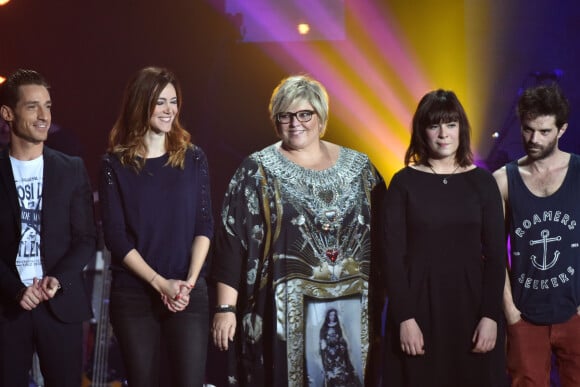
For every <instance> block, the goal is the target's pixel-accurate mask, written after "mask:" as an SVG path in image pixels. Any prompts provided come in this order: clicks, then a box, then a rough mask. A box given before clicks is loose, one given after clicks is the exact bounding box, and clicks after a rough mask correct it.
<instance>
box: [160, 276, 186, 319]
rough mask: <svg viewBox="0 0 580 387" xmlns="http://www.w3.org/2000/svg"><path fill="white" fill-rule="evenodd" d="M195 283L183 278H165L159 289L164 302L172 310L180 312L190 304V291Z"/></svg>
mask: <svg viewBox="0 0 580 387" xmlns="http://www.w3.org/2000/svg"><path fill="white" fill-rule="evenodd" d="M191 289H193V285H191V284H189V283H187V282H186V281H182V280H175V279H168V280H164V281H163V284H162V285H161V289H160V290H159V291H160V293H161V300H163V304H164V305H165V306H166V307H167V309H169V310H170V311H172V312H180V311H182V310H184V309H185V308H186V307H187V305H188V304H189V293H190V292H191Z"/></svg>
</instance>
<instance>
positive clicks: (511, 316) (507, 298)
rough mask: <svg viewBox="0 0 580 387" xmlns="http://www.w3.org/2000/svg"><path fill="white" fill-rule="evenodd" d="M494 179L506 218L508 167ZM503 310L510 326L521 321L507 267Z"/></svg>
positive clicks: (498, 171)
mask: <svg viewBox="0 0 580 387" xmlns="http://www.w3.org/2000/svg"><path fill="white" fill-rule="evenodd" d="M493 177H494V178H495V181H496V183H497V186H498V187H499V192H500V194H501V198H502V205H503V212H504V217H505V212H506V203H507V202H508V198H509V197H508V182H507V171H506V167H503V168H500V169H498V170H497V171H495V172H494V173H493ZM503 309H504V313H505V316H506V320H507V323H508V324H510V325H511V324H515V323H516V322H518V321H519V320H520V319H521V313H520V311H519V310H518V308H516V305H515V304H514V299H513V296H512V287H511V283H510V277H509V270H508V267H507V266H506V276H505V285H504V288H503Z"/></svg>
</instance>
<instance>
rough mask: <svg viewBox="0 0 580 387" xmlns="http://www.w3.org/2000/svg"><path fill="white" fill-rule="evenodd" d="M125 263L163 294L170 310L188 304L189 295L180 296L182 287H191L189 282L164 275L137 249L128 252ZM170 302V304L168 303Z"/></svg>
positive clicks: (124, 259) (175, 309) (182, 307)
mask: <svg viewBox="0 0 580 387" xmlns="http://www.w3.org/2000/svg"><path fill="white" fill-rule="evenodd" d="M123 264H125V266H127V267H128V268H129V269H130V270H131V271H132V272H133V273H135V274H136V275H137V276H139V277H140V278H142V279H143V280H144V281H145V282H147V283H149V285H151V286H152V287H153V288H154V289H155V290H157V291H158V292H159V293H160V294H161V297H163V299H164V301H165V302H166V305H167V306H168V309H169V310H171V311H173V312H175V311H178V310H183V309H184V308H185V307H186V306H187V303H188V302H189V297H181V296H180V292H181V288H182V287H188V288H189V286H190V285H189V284H188V283H187V282H185V281H182V280H176V279H166V278H164V277H162V276H161V275H159V274H158V273H157V272H156V271H155V270H153V268H152V267H151V266H149V264H148V263H147V262H145V260H144V259H143V257H142V256H141V254H139V252H138V251H137V250H135V249H132V250H131V251H129V252H128V253H127V255H126V256H125V258H123ZM168 302H169V304H167V303H168Z"/></svg>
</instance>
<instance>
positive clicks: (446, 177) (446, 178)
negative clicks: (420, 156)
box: [427, 165, 459, 184]
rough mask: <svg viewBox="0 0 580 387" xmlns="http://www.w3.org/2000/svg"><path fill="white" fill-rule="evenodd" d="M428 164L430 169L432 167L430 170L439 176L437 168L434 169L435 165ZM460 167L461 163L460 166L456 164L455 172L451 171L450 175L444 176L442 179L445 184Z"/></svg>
mask: <svg viewBox="0 0 580 387" xmlns="http://www.w3.org/2000/svg"><path fill="white" fill-rule="evenodd" d="M427 166H428V167H429V169H430V170H432V171H433V173H434V174H435V175H437V176H439V174H438V173H437V172H435V170H434V169H433V167H432V166H430V165H427ZM458 169H459V165H458V166H456V167H455V169H454V170H453V172H451V173H450V174H449V175H448V176H444V177H443V180H442V181H443V184H447V183H448V182H449V180H448V179H449V178H450V177H451V176H452V175H453V174H455V172H457V170H458Z"/></svg>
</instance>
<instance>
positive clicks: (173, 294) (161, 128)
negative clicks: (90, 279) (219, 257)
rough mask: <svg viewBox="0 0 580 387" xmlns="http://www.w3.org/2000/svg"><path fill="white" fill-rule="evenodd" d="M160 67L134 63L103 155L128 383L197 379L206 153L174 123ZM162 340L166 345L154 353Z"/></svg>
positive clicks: (200, 374)
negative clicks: (164, 370) (164, 362)
mask: <svg viewBox="0 0 580 387" xmlns="http://www.w3.org/2000/svg"><path fill="white" fill-rule="evenodd" d="M181 104H182V96H181V89H180V87H179V83H178V82H177V80H176V78H175V76H174V75H173V74H172V73H171V72H169V71H168V70H166V69H162V68H156V67H148V68H144V69H142V70H140V71H138V72H137V74H136V75H135V76H134V77H133V78H132V79H131V80H130V82H129V84H128V85H127V88H126V90H125V97H124V100H123V105H122V107H121V111H120V114H119V117H118V119H117V121H116V123H115V125H114V127H113V129H112V131H111V133H110V136H109V148H108V153H107V154H106V155H105V156H104V157H103V165H102V173H101V181H100V201H101V211H102V219H103V230H104V236H105V243H106V245H107V248H108V249H109V250H110V251H111V257H112V271H113V277H112V289H111V296H110V299H111V301H110V306H111V323H112V325H113V329H114V331H115V334H116V337H117V340H118V341H119V344H120V348H121V354H122V357H123V361H124V365H125V368H126V371H127V376H128V382H129V385H131V386H140V387H146V386H159V385H160V363H161V359H163V358H167V359H168V364H169V365H170V370H169V371H170V372H169V373H168V374H169V376H170V377H171V378H172V380H170V381H166V383H167V384H166V385H171V386H201V385H202V384H203V380H204V371H205V359H206V350H207V338H208V299H207V286H206V282H205V270H204V262H205V259H206V255H207V252H208V249H209V246H210V239H211V238H212V236H213V235H212V234H213V219H212V211H211V202H210V188H209V172H208V165H207V159H206V156H205V154H204V152H203V151H202V150H201V148H199V147H198V146H195V145H192V144H191V142H190V135H189V133H188V132H187V131H186V130H185V129H184V128H183V127H182V126H181V124H180V123H179V116H178V114H179V111H180V108H181ZM161 348H165V349H166V350H167V351H166V353H163V354H162V353H161Z"/></svg>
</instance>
